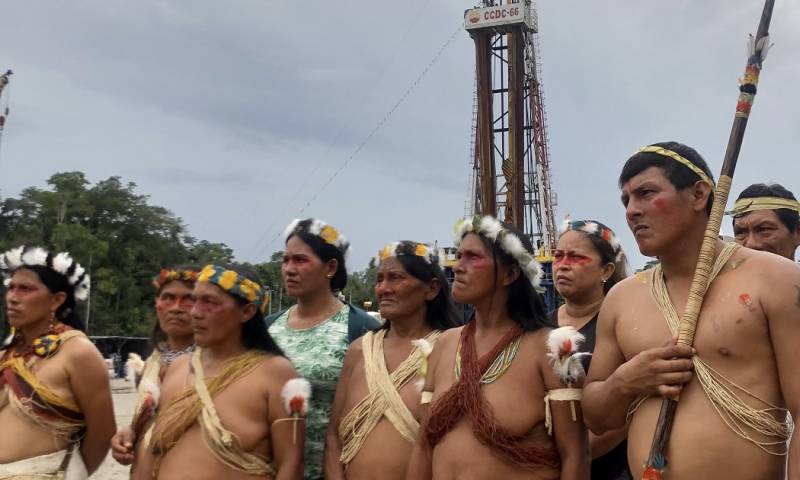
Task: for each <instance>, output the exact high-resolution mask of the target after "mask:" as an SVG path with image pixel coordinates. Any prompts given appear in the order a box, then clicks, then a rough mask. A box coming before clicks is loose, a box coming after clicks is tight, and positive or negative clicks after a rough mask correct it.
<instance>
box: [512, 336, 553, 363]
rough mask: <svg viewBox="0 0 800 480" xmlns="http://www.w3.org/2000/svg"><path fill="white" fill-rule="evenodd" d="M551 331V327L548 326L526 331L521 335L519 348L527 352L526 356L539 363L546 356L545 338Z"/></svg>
mask: <svg viewBox="0 0 800 480" xmlns="http://www.w3.org/2000/svg"><path fill="white" fill-rule="evenodd" d="M552 332H553V329H552V328H550V327H542V328H539V329H537V330H534V331H532V332H527V333H526V334H525V336H524V337H522V343H521V344H520V350H521V351H523V352H527V354H528V356H530V357H531V358H532V359H536V361H537V362H538V363H541V361H542V360H543V359H545V358H547V339H548V338H550V334H551V333H552Z"/></svg>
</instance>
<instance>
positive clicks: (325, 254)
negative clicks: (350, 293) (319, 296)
mask: <svg viewBox="0 0 800 480" xmlns="http://www.w3.org/2000/svg"><path fill="white" fill-rule="evenodd" d="M304 221H305V220H304ZM300 223H301V224H302V222H300ZM294 236H297V237H298V238H300V240H302V241H303V242H304V243H305V244H306V245H308V246H309V247H310V248H311V251H313V252H314V255H316V256H317V257H318V258H319V259H320V260H322V262H323V263H328V262H329V261H331V260H336V273H334V274H333V277H331V281H330V285H331V290H332V291H334V292H338V291H341V290H344V287H346V286H347V267H346V266H345V264H344V254H342V252H341V250H339V249H338V248H336V247H335V246H333V245H331V244H330V243H328V242H326V241H325V240H323V239H322V238H321V237H318V236H317V235H312V234H311V233H308V232H304V231H295V232H293V233H290V234H289V236H287V237H286V243H288V242H289V239H290V238H292V237H294Z"/></svg>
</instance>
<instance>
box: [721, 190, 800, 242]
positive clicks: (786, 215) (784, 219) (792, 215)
mask: <svg viewBox="0 0 800 480" xmlns="http://www.w3.org/2000/svg"><path fill="white" fill-rule="evenodd" d="M756 197H778V198H786V199H789V200H797V199H796V198H795V197H794V194H793V193H792V192H790V191H789V190H787V189H786V188H785V187H784V186H783V185H781V184H778V183H772V184H769V185H767V184H766V183H754V184H752V185H750V186H749V187H747V188H745V189H744V190H742V193H740V194H739V198H737V199H736V201H739V200H741V199H743V198H756ZM773 212H775V215H777V216H778V219H779V220H780V221H781V223H782V224H784V225H785V226H786V228H787V229H789V231H790V232H795V231H797V229H798V227H800V214H798V212H795V211H794V210H790V209H788V208H779V209H777V210H773ZM747 213H750V212H747ZM747 213H743V214H741V215H736V216H735V217H734V218H733V222H734V223H736V219H737V218H741V217H743V216H745V215H747Z"/></svg>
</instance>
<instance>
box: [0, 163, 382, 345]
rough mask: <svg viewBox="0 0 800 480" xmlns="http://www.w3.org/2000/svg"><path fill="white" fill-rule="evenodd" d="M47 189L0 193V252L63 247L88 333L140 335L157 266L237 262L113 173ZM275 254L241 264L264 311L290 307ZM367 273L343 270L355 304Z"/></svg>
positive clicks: (75, 177)
mask: <svg viewBox="0 0 800 480" xmlns="http://www.w3.org/2000/svg"><path fill="white" fill-rule="evenodd" d="M47 186H48V187H47V188H46V189H41V188H37V187H28V188H26V189H24V190H23V191H22V192H21V193H20V194H19V196H18V198H12V197H0V252H2V251H6V250H7V249H9V248H12V247H15V246H18V245H22V244H30V245H40V246H43V247H46V248H48V249H52V250H58V251H62V250H66V251H69V252H71V253H72V255H73V256H74V257H75V258H76V259H77V260H78V261H79V262H80V263H81V264H82V265H83V266H84V267H86V268H87V269H88V270H90V272H91V277H92V290H91V297H90V302H88V305H87V306H85V307H83V311H82V312H81V315H82V316H83V318H84V319H86V320H88V322H87V323H88V326H89V332H90V334H92V335H145V334H146V333H147V332H148V331H149V330H150V326H151V324H152V322H153V321H154V313H153V308H152V307H153V294H154V291H153V288H152V286H151V281H152V279H153V277H154V276H155V275H156V274H157V273H158V271H159V269H160V268H161V267H162V266H175V265H182V264H197V265H203V264H207V263H212V262H223V263H228V264H236V263H237V262H236V258H235V253H234V251H233V250H232V249H231V248H230V247H228V246H227V245H225V244H224V243H213V242H208V241H206V240H201V239H197V238H195V237H193V236H191V235H190V234H189V229H188V227H187V226H186V225H185V224H184V223H183V221H182V220H181V219H180V218H178V217H176V216H175V215H174V214H173V213H172V212H171V211H170V210H169V209H167V208H165V207H162V206H157V205H152V204H151V203H150V202H149V198H148V197H147V196H146V195H141V194H138V193H137V192H136V184H134V183H130V182H128V183H126V182H123V180H122V179H121V178H120V177H110V178H108V179H106V180H101V181H99V182H97V183H95V184H94V185H92V184H91V182H89V181H88V180H87V179H86V175H85V174H84V173H82V172H60V173H56V174H54V175H53V176H51V177H50V178H49V179H48V180H47ZM282 257H283V252H280V251H278V252H274V253H273V254H272V255H271V256H270V258H269V259H265V261H264V262H263V263H257V264H246V265H247V266H249V267H250V268H251V269H253V270H255V271H256V272H257V273H258V274H259V276H260V277H261V280H262V281H263V283H264V284H265V285H266V286H268V287H269V288H270V289H271V295H272V302H271V305H270V310H271V311H277V310H278V309H280V308H284V307H286V306H288V305H290V304H291V299H290V298H288V297H287V296H286V295H285V291H283V290H282V289H283V284H282V281H281V274H280V269H281V259H282ZM375 270H376V269H375V266H374V264H373V263H370V266H369V267H368V268H367V269H365V270H363V271H360V272H353V273H351V274H350V278H349V281H348V286H347V288H346V289H345V290H344V292H342V293H343V294H344V295H345V297H346V298H347V299H348V300H350V301H352V302H353V303H354V304H356V305H358V306H362V305H363V302H365V301H367V300H374V299H373V298H372V297H373V295H374V294H373V289H372V285H373V284H374V279H375ZM0 288H2V287H1V286H0Z"/></svg>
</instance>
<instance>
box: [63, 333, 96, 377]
mask: <svg viewBox="0 0 800 480" xmlns="http://www.w3.org/2000/svg"><path fill="white" fill-rule="evenodd" d="M61 350H62V351H63V352H64V356H65V357H67V360H69V362H70V363H71V364H76V365H77V366H79V367H80V368H81V369H83V368H86V367H87V366H92V367H96V366H97V365H100V366H102V368H103V370H104V371H105V362H104V361H103V356H102V355H101V354H100V351H99V350H97V347H95V346H94V343H92V341H91V340H89V337H86V336H84V335H80V336H76V337H73V338H70V339H69V340H67V341H65V342H64V343H63V344H62V345H61Z"/></svg>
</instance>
